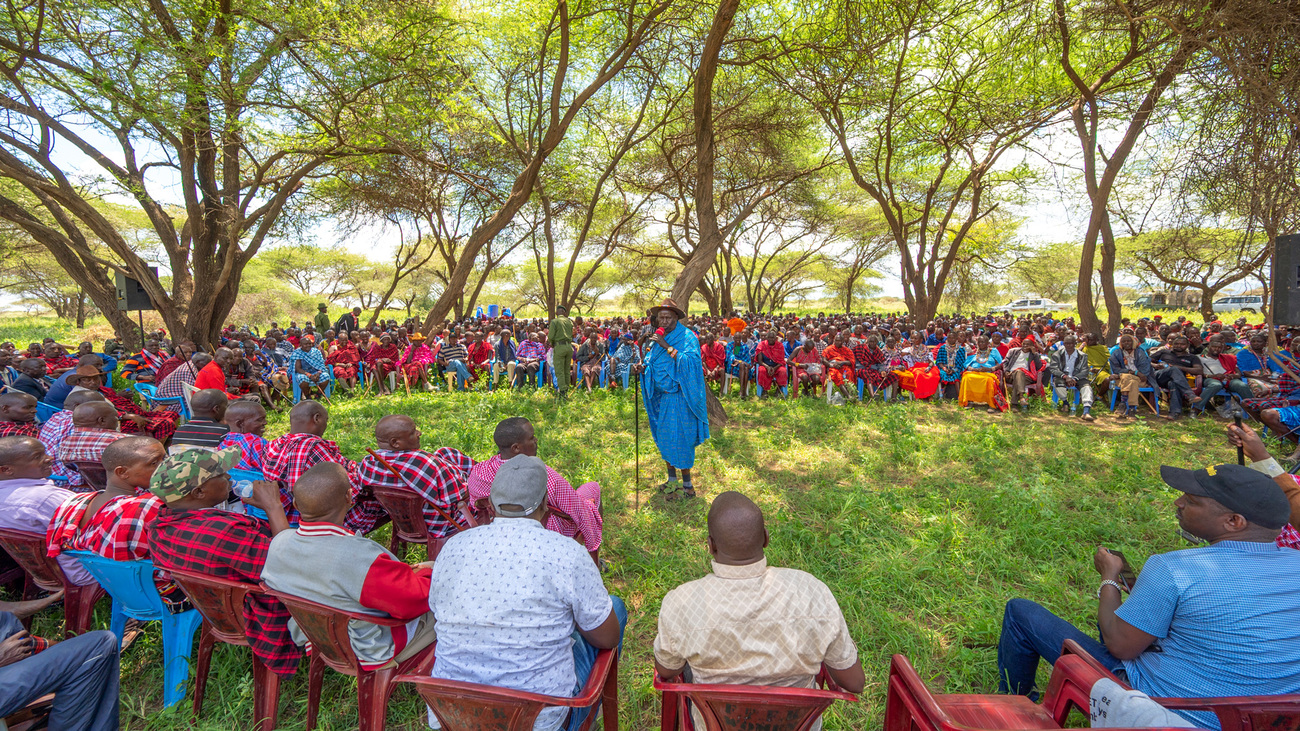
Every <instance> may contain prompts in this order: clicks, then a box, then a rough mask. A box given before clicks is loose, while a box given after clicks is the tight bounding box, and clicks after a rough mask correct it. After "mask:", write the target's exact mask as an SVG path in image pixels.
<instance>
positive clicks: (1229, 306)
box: [1214, 294, 1264, 312]
mask: <svg viewBox="0 0 1300 731" xmlns="http://www.w3.org/2000/svg"><path fill="white" fill-rule="evenodd" d="M1263 309H1264V298H1263V297H1261V296H1260V295H1257V294H1238V295H1233V296H1231V297H1220V298H1218V299H1217V300H1215V301H1214V311H1215V312H1237V311H1241V312H1260V311H1262V310H1263Z"/></svg>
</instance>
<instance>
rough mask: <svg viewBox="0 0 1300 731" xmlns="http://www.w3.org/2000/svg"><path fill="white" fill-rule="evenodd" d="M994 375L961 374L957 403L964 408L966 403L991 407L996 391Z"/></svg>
mask: <svg viewBox="0 0 1300 731" xmlns="http://www.w3.org/2000/svg"><path fill="white" fill-rule="evenodd" d="M998 386H999V384H998V376H997V374H996V373H973V372H972V373H963V374H962V375H961V389H960V390H959V391H958V392H957V403H959V404H961V405H962V406H965V405H966V404H967V403H968V402H973V403H977V404H988V405H989V406H992V405H993V401H994V398H993V394H995V393H997V391H998Z"/></svg>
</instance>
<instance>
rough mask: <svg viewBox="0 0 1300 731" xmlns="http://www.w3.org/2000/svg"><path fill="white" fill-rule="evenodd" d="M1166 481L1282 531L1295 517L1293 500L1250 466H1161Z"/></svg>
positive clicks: (1260, 523)
mask: <svg viewBox="0 0 1300 731" xmlns="http://www.w3.org/2000/svg"><path fill="white" fill-rule="evenodd" d="M1160 479H1162V480H1164V481H1165V484H1166V485H1168V486H1170V487H1172V488H1174V489H1175V490H1178V491H1179V492H1185V493H1187V494H1188V495H1196V496H1198V497H1208V498H1211V499H1213V500H1216V501H1218V502H1219V504H1220V505H1222V506H1223V507H1225V508H1227V509H1228V510H1231V511H1232V512H1234V513H1239V514H1241V516H1242V517H1244V518H1245V519H1246V520H1248V521H1250V522H1251V523H1254V524H1255V525H1259V526H1263V527H1265V528H1268V529H1269V530H1281V529H1282V527H1283V526H1285V525H1286V524H1287V523H1288V522H1290V520H1291V503H1290V502H1288V501H1287V499H1286V493H1284V492H1282V488H1280V487H1278V485H1277V483H1276V482H1273V478H1271V477H1269V476H1268V475H1266V474H1264V473H1262V472H1256V471H1255V470H1252V469H1250V468H1249V467H1242V466H1241V465H1235V464H1221V465H1215V466H1213V467H1207V468H1205V469H1203V470H1185V469H1182V468H1181V467H1170V466H1168V465H1165V466H1163V467H1161V468H1160Z"/></svg>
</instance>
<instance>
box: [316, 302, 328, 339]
mask: <svg viewBox="0 0 1300 731" xmlns="http://www.w3.org/2000/svg"><path fill="white" fill-rule="evenodd" d="M316 309H318V310H320V312H317V313H316V320H315V322H314V324H315V325H316V332H318V333H320V334H321V335H324V334H325V331H326V330H328V329H330V316H329V313H328V312H326V310H328V309H329V308H328V307H327V306H326V305H325V303H324V302H322V303H320V304H319V305H316Z"/></svg>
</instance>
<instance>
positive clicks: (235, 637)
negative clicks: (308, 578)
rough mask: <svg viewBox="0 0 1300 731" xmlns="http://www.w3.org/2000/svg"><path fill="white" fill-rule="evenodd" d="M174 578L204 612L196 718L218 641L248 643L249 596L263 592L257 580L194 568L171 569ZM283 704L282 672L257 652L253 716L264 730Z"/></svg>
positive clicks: (272, 724)
mask: <svg viewBox="0 0 1300 731" xmlns="http://www.w3.org/2000/svg"><path fill="white" fill-rule="evenodd" d="M169 571H170V572H171V575H172V578H173V579H175V581H176V583H177V584H180V587H181V589H183V590H184V591H185V595H186V596H188V597H189V598H190V602H191V603H193V604H194V608H195V609H197V610H198V611H199V613H200V614H202V615H203V618H204V620H205V621H204V622H203V631H202V632H201V633H200V634H199V656H198V662H197V666H196V669H195V673H194V708H193V714H194V719H195V720H198V717H199V714H200V713H202V712H203V694H204V690H205V689H206V688H207V684H208V668H209V667H210V666H211V663H212V650H213V648H214V647H215V646H216V644H217V642H224V643H226V644H228V645H237V646H239V647H248V646H249V644H248V642H249V640H248V629H247V627H246V626H245V624H244V604H245V597H247V596H248V595H249V594H261V593H262V589H261V587H259V586H258V585H256V584H247V583H244V582H242V581H232V580H230V579H221V578H217V577H215V576H207V575H205V574H198V573H194V572H192V571H183V570H181V569H169ZM279 706H280V676H279V675H276V674H275V673H273V672H271V671H270V669H269V668H268V667H267V666H266V664H265V663H263V662H262V661H261V660H259V659H258V657H257V655H256V654H254V655H253V720H254V723H255V724H256V726H257V727H258V728H259V729H261V731H271V729H273V728H275V725H276V717H277V716H278V715H279V714H278V711H279Z"/></svg>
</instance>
